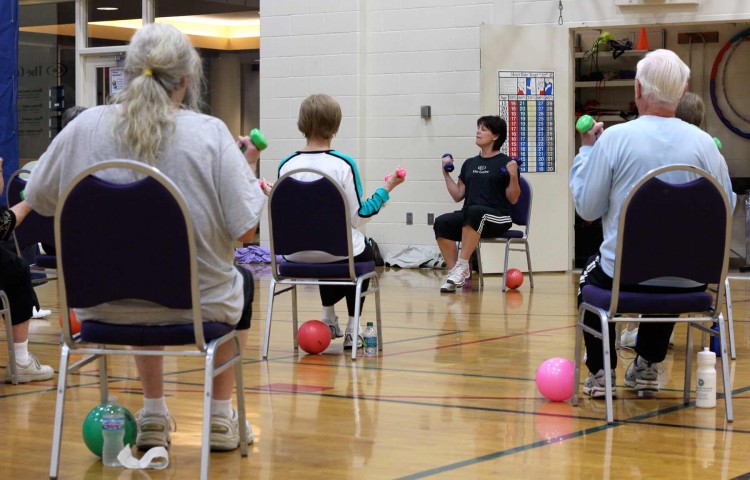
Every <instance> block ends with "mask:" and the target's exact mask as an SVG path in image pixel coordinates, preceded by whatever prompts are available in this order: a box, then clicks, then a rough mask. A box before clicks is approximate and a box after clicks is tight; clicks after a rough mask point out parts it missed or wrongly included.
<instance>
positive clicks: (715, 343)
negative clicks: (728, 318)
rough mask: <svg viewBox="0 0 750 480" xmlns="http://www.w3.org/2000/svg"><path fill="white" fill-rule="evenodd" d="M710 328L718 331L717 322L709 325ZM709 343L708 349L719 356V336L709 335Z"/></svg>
mask: <svg viewBox="0 0 750 480" xmlns="http://www.w3.org/2000/svg"><path fill="white" fill-rule="evenodd" d="M711 330H713V331H714V332H717V333H718V332H719V323H718V322H714V324H713V325H711ZM708 340H709V344H710V345H711V348H710V350H711V351H712V352H714V353H715V354H716V356H717V357H721V342H720V341H719V337H718V336H716V335H711V338H709V339H708Z"/></svg>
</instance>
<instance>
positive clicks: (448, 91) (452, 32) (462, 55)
mask: <svg viewBox="0 0 750 480" xmlns="http://www.w3.org/2000/svg"><path fill="white" fill-rule="evenodd" d="M512 11H513V8H512V2H511V1H510V0H507V1H493V0H485V1H478V0H474V1H471V0H463V1H461V0H398V1H395V0H390V1H389V0H382V1H377V2H372V1H371V2H364V1H346V0H344V1H319V0H318V1H314V0H311V1H286V2H284V1H278V0H274V1H270V0H266V1H262V2H261V126H262V129H263V130H264V132H265V133H266V134H267V135H268V137H269V138H270V139H272V142H271V146H269V148H268V150H267V151H266V152H264V155H263V161H262V163H261V172H262V174H263V175H265V176H267V177H269V178H275V167H276V165H277V164H278V161H279V160H280V159H281V158H283V157H284V156H286V155H288V154H289V153H290V152H291V151H292V150H293V149H295V148H299V147H300V146H301V145H302V144H303V143H302V140H301V135H300V133H299V132H298V131H297V129H296V116H297V111H298V109H299V103H300V101H301V100H302V99H303V98H304V97H305V96H307V95H309V94H311V93H316V92H324V93H328V94H330V95H332V96H334V97H335V98H336V99H337V100H338V101H339V102H340V103H341V106H342V109H343V112H344V117H345V120H344V122H343V124H342V128H341V131H340V132H339V135H338V136H337V138H336V139H335V141H334V148H337V149H338V150H341V151H343V152H345V153H348V154H351V155H352V156H354V157H355V158H356V159H357V160H358V162H359V167H360V171H361V173H362V175H363V177H364V179H365V190H366V192H367V193H368V194H369V193H371V192H373V191H374V190H375V188H376V187H377V186H379V185H381V184H382V179H383V176H384V175H385V174H386V173H388V172H390V171H392V170H393V169H394V168H396V166H398V165H400V166H402V167H404V168H405V169H406V170H407V172H408V176H407V183H406V184H404V185H403V186H402V187H400V188H398V189H397V190H395V191H394V192H393V194H392V200H391V202H390V203H389V205H388V207H387V208H386V209H384V210H383V211H382V212H381V213H380V214H379V215H378V216H377V217H376V218H375V219H373V220H372V221H371V222H370V223H369V224H368V225H367V226H366V233H367V234H368V235H370V236H372V237H374V238H375V239H376V240H377V241H378V243H379V244H380V245H381V249H382V250H384V251H386V252H387V251H393V250H400V249H401V248H403V247H405V246H407V245H411V244H421V245H430V246H434V245H435V241H434V235H433V232H432V227H431V226H428V225H427V214H428V213H434V214H436V215H439V214H441V213H444V212H447V211H451V210H453V209H455V208H457V206H456V204H454V203H453V202H452V201H451V200H450V197H449V195H448V193H447V191H446V189H445V186H444V182H443V180H442V174H441V173H440V168H441V167H440V157H441V156H442V154H443V153H445V152H451V153H453V154H454V156H455V157H456V158H460V157H463V158H466V157H469V156H472V155H474V154H475V153H476V146H475V145H474V140H473V139H474V132H475V128H476V125H475V122H476V119H477V117H478V116H479V112H480V100H479V91H480V90H479V83H480V81H479V46H480V45H479V26H480V25H481V24H482V23H483V22H485V23H505V24H510V23H512ZM422 105H430V106H431V107H432V118H431V119H430V120H423V119H421V118H420V106H422ZM406 212H412V213H413V215H414V225H411V226H407V225H406V222H405V219H406Z"/></svg>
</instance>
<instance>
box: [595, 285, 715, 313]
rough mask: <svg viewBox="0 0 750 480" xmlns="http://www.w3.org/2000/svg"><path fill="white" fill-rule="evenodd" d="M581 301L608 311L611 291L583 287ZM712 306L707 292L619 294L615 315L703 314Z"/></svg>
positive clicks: (711, 297) (711, 300) (710, 296)
mask: <svg viewBox="0 0 750 480" xmlns="http://www.w3.org/2000/svg"><path fill="white" fill-rule="evenodd" d="M583 301H584V302H586V303H588V304H590V305H594V306H596V307H599V308H601V309H603V310H607V309H609V305H610V302H611V301H612V291H611V290H607V289H604V288H599V287H596V286H594V285H586V286H584V287H583ZM712 306H713V295H711V294H710V293H707V292H694V293H640V292H622V291H621V292H620V298H619V299H618V301H617V313H644V314H671V315H677V314H681V313H691V312H705V311H707V310H710V309H711V307H712Z"/></svg>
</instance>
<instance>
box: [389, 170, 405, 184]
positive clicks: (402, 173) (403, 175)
mask: <svg viewBox="0 0 750 480" xmlns="http://www.w3.org/2000/svg"><path fill="white" fill-rule="evenodd" d="M396 175H397V176H398V178H405V177H406V170H404V169H403V168H401V167H398V168H397V169H396ZM390 179H391V176H390V175H386V176H385V181H386V182H387V181H388V180H390Z"/></svg>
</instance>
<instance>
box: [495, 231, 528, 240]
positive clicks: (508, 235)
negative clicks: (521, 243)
mask: <svg viewBox="0 0 750 480" xmlns="http://www.w3.org/2000/svg"><path fill="white" fill-rule="evenodd" d="M500 238H523V232H522V231H521V230H508V231H506V232H505V233H503V234H502V235H500Z"/></svg>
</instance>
